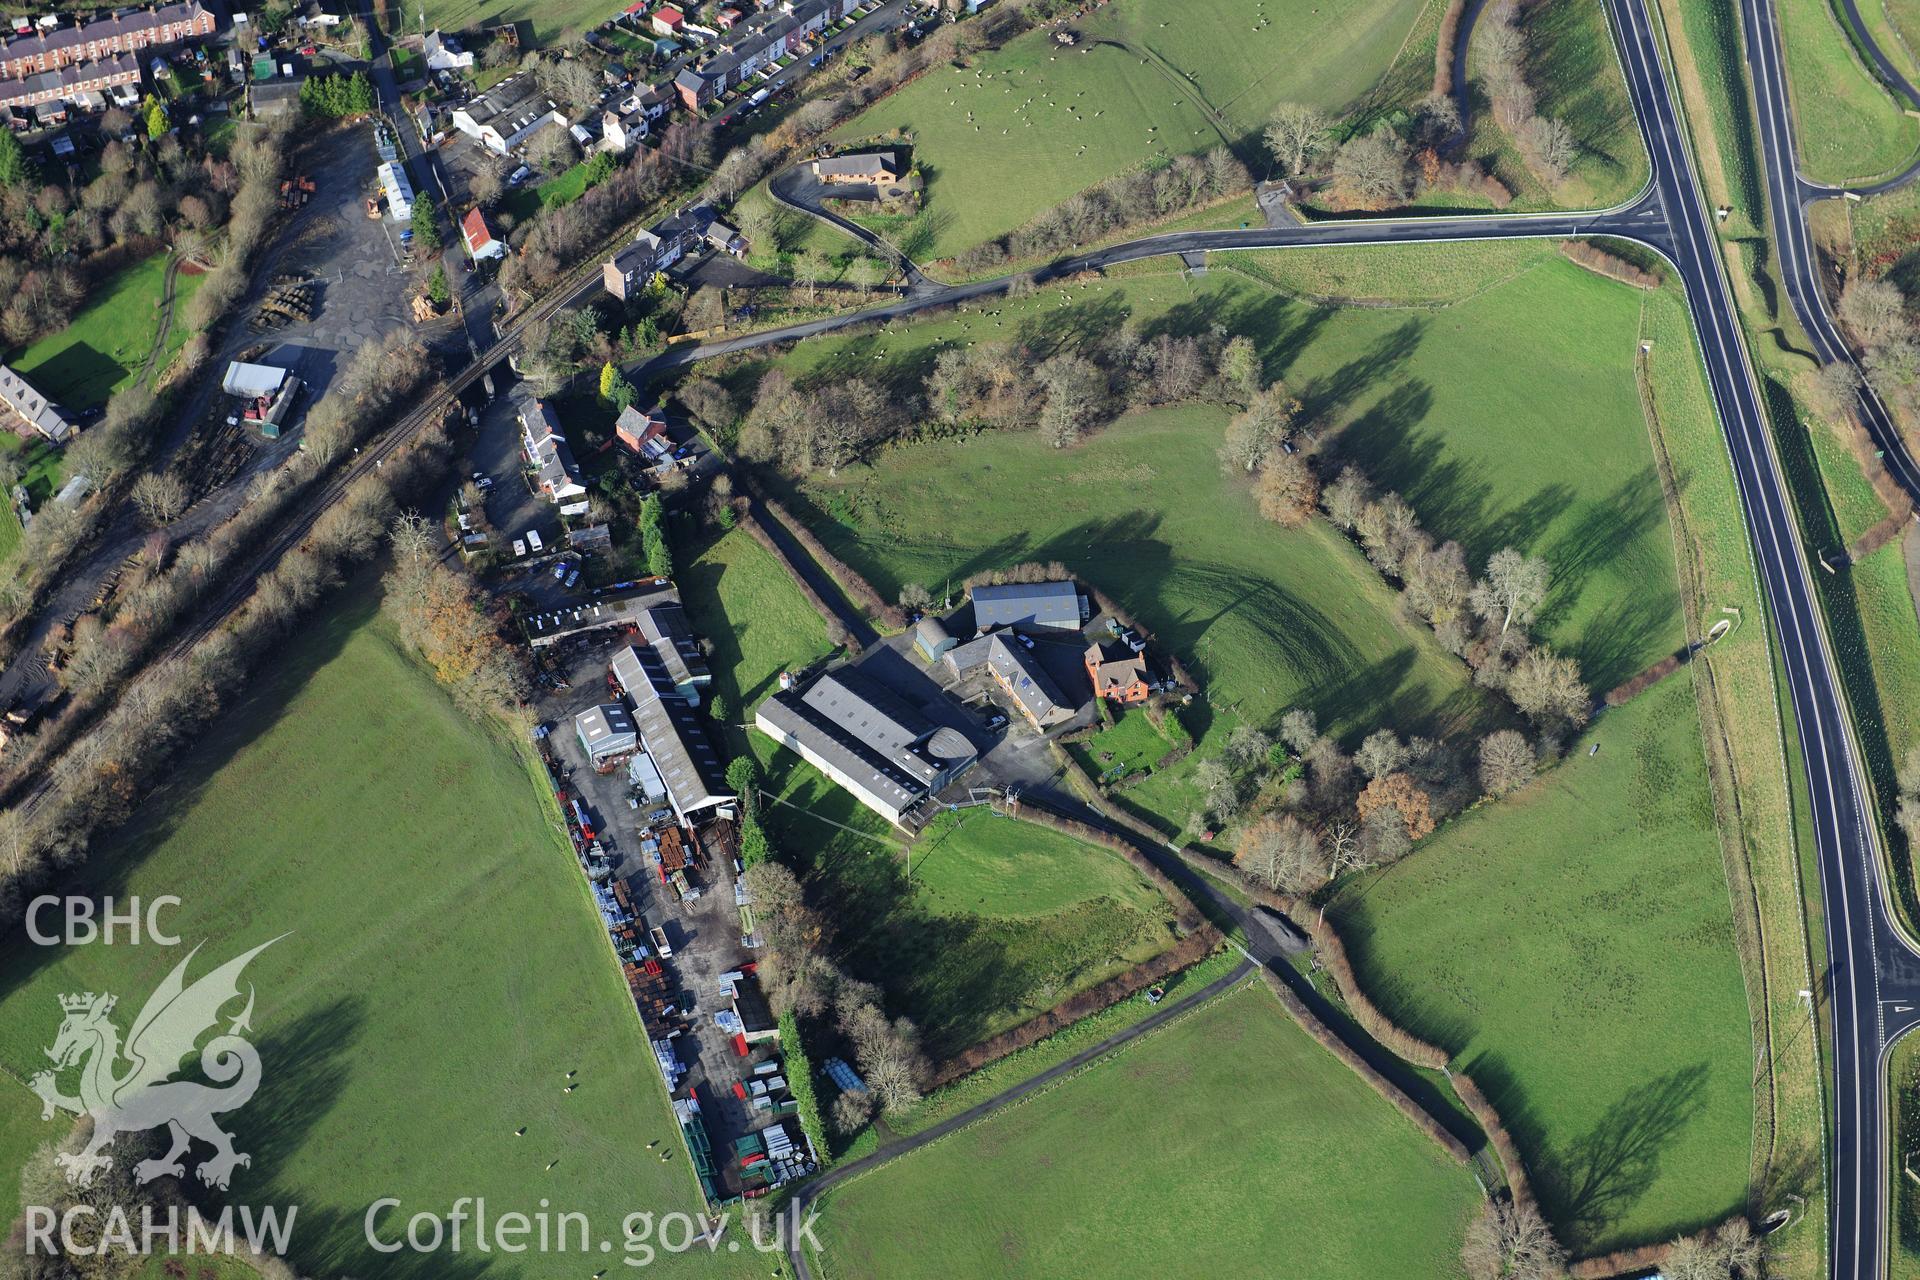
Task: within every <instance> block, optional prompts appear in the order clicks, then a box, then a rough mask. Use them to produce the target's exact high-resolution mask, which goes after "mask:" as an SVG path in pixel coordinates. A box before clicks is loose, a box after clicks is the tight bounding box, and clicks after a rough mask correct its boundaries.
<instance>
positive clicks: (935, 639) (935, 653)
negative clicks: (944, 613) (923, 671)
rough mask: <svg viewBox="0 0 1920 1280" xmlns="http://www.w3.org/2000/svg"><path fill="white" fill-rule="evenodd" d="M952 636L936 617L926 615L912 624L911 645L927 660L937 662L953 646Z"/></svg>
mask: <svg viewBox="0 0 1920 1280" xmlns="http://www.w3.org/2000/svg"><path fill="white" fill-rule="evenodd" d="M954 643H955V642H954V638H953V636H952V635H951V634H950V633H949V632H948V631H947V628H946V626H945V625H944V624H943V623H942V622H941V621H940V619H938V618H934V617H926V618H922V619H920V621H918V622H916V623H914V624H913V647H914V648H915V649H918V650H919V651H920V656H921V657H923V658H925V659H926V660H927V661H928V662H938V661H940V659H941V658H943V657H945V656H946V655H947V652H948V651H949V650H951V649H952V648H953V646H954Z"/></svg>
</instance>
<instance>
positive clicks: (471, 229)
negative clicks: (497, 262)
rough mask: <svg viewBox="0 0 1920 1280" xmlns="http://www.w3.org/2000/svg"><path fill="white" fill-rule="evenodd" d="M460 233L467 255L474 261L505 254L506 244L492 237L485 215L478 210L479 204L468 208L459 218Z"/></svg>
mask: <svg viewBox="0 0 1920 1280" xmlns="http://www.w3.org/2000/svg"><path fill="white" fill-rule="evenodd" d="M460 235H461V238H462V239H464V240H465V241H466V242H467V254H468V256H470V257H471V258H472V259H473V260H474V261H475V262H479V261H481V260H483V259H486V258H500V257H505V256H506V252H507V246H506V245H504V244H502V243H500V241H499V240H497V239H495V238H494V234H493V231H492V229H491V228H489V227H488V226H487V216H486V215H485V214H484V213H481V212H480V206H479V205H475V206H474V207H473V208H471V209H469V210H468V211H467V216H466V217H464V218H462V219H460Z"/></svg>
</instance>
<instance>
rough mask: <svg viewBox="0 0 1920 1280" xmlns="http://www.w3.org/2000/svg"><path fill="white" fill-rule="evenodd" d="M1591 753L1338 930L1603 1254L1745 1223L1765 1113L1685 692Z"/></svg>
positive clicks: (1405, 873)
mask: <svg viewBox="0 0 1920 1280" xmlns="http://www.w3.org/2000/svg"><path fill="white" fill-rule="evenodd" d="M1588 742H1591V743H1593V744H1595V745H1596V746H1597V747H1598V748H1599V754H1597V755H1591V756H1590V755H1589V754H1588V752H1587V751H1586V750H1585V749H1584V748H1585V744H1586V743H1588ZM1581 743H1582V749H1580V750H1577V751H1575V752H1574V753H1573V755H1572V756H1571V757H1570V758H1569V759H1568V760H1566V761H1565V762H1564V763H1563V764H1561V765H1560V766H1559V768H1558V769H1556V770H1555V771H1554V772H1552V773H1551V774H1549V775H1548V776H1547V777H1545V778H1544V779H1541V780H1539V781H1536V782H1535V783H1534V784H1533V785H1532V786H1531V787H1530V788H1528V789H1527V790H1525V791H1523V792H1521V793H1519V794H1517V795H1516V796H1514V797H1511V798H1509V799H1507V800H1505V801H1502V802H1500V803H1498V804H1490V805H1487V806H1484V807H1482V808H1480V809H1477V810H1474V811H1473V812H1471V813H1469V814H1467V815H1465V816H1463V817H1461V818H1459V819H1456V820H1455V821H1454V822H1452V823H1450V824H1449V825H1448V826H1446V827H1445V828H1444V829H1443V830H1442V831H1441V832H1440V833H1439V834H1437V835H1436V836H1434V837H1433V838H1432V839H1431V840H1429V841H1427V842H1426V843H1425V844H1423V845H1422V846H1421V847H1420V849H1419V850H1418V851H1417V852H1416V853H1415V854H1414V855H1413V856H1411V857H1410V858H1408V859H1407V860H1406V861H1404V862H1402V863H1400V864H1399V865H1398V866H1395V867H1393V868H1391V869H1390V870H1388V871H1386V872H1385V873H1384V874H1380V875H1377V876H1374V875H1369V876H1366V877H1364V878H1363V879H1358V880H1353V881H1349V882H1348V884H1347V885H1346V886H1345V887H1344V888H1343V891H1342V893H1341V896H1340V897H1339V898H1338V899H1336V901H1335V904H1334V907H1333V908H1332V916H1333V918H1334V920H1335V921H1336V923H1337V924H1338V926H1339V927H1340V930H1341V932H1342V934H1343V935H1344V936H1345V938H1346V940H1347V945H1348V948H1349V950H1350V952H1351V953H1352V956H1353V959H1354V962H1355V964H1356V966H1357V967H1358V969H1359V972H1360V978H1361V982H1362V984H1363V985H1364V986H1365V987H1366V989H1367V990H1368V992H1369V993H1370V994H1371V995H1372V996H1373V998H1374V1000H1375V1001H1376V1002H1377V1003H1379V1004H1380V1005H1381V1007H1382V1008H1383V1009H1385V1011H1386V1012H1387V1015H1388V1016H1389V1017H1391V1018H1392V1019H1393V1020H1394V1021H1396V1022H1398V1023H1399V1024H1400V1025H1401V1026H1403V1027H1405V1028H1407V1029H1408V1030H1409V1031H1411V1032H1412V1033H1413V1034H1415V1035H1417V1036H1421V1037H1423V1038H1425V1039H1428V1040H1431V1041H1434V1042H1435V1043H1438V1044H1441V1045H1443V1046H1445V1047H1447V1048H1449V1049H1451V1050H1453V1051H1454V1054H1455V1058H1454V1061H1455V1063H1456V1064H1457V1065H1459V1066H1460V1067H1463V1068H1464V1069H1466V1070H1467V1071H1469V1072H1471V1073H1472V1075H1473V1076H1474V1078H1475V1080H1476V1081H1478V1082H1479V1083H1480V1085H1481V1086H1482V1087H1483V1088H1484V1089H1486V1090H1487V1092H1488V1094H1489V1096H1490V1097H1491V1098H1492V1100H1493V1103H1494V1105H1495V1106H1496V1107H1497V1108H1498V1109H1499V1111H1500V1113H1501V1115H1502V1116H1503V1117H1504V1118H1505V1120H1506V1123H1507V1126H1508V1128H1509V1129H1511V1130H1512V1132H1513V1133H1514V1135H1515V1138H1516V1140H1517V1141H1518V1142H1519V1144H1520V1149H1521V1154H1522V1157H1523V1159H1524V1160H1525V1161H1526V1163H1527V1170H1528V1173H1529V1174H1530V1175H1531V1176H1532V1178H1533V1182H1534V1185H1535V1187H1536V1188H1537V1189H1538V1191H1539V1194H1540V1198H1541V1201H1542V1203H1543V1205H1544V1207H1545V1209H1546V1212H1547V1215H1548V1217H1549V1218H1550V1219H1551V1221H1552V1222H1553V1223H1554V1225H1555V1227H1556V1228H1557V1230H1558V1231H1559V1233H1560V1235H1561V1238H1562V1239H1563V1240H1565V1241H1566V1242H1568V1243H1569V1244H1570V1245H1571V1246H1572V1247H1574V1248H1575V1249H1576V1251H1578V1252H1579V1253H1582V1254H1588V1253H1597V1252H1605V1251H1607V1250H1610V1249H1614V1248H1618V1247H1620V1246H1623V1245H1629V1244H1640V1243H1647V1242H1652V1241H1657V1240H1665V1239H1669V1238H1671V1237H1672V1236H1674V1235H1675V1234H1676V1233H1678V1232H1681V1231H1690V1230H1694V1229H1697V1228H1699V1227H1702V1226H1705V1225H1707V1224H1709V1223H1713V1222H1718V1221H1720V1220H1721V1219H1723V1218H1725V1217H1726V1216H1728V1215H1729V1214H1731V1213H1734V1212H1736V1211H1738V1210H1739V1208H1740V1207H1741V1205H1742V1204H1743V1203H1744V1202H1745V1196H1746V1187H1747V1169H1748V1152H1749V1146H1750V1140H1751V1135H1752V1128H1753V1100H1752V1085H1751V1080H1750V1075H1751V1070H1752V1053H1751V1045H1750V1040H1749V1029H1748V1019H1747V1003H1746V996H1745V992H1744V989H1743V987H1742V984H1741V975H1740V968H1739V963H1738V959H1737V955H1736V952H1735V944H1734V936H1733V925H1732V920H1731V916H1730V911H1729V905H1728V895H1727V885H1726V880H1725V876H1724V873H1723V868H1722V860H1721V854H1720V849H1719V845H1718V841H1717V836H1716V833H1715V828H1714V820H1713V811H1712V805H1711V800H1710V797H1709V794H1708V789H1707V779H1706V768H1705V759H1704V756H1703V754H1702V747H1701V741H1700V730H1699V726H1698V723H1697V720H1696V716H1695V711H1694V702H1693V689H1692V686H1691V684H1690V683H1689V682H1688V681H1687V680H1686V679H1685V678H1684V677H1676V678H1674V679H1671V680H1668V681H1666V682H1664V683H1662V684H1660V685H1657V686H1655V687H1654V688H1653V689H1652V690H1651V691H1649V692H1648V693H1646V694H1643V695H1642V696H1641V697H1640V698H1638V699H1636V700H1635V701H1633V702H1631V703H1629V704H1627V705H1626V706H1624V707H1620V708H1615V709H1612V710H1609V711H1608V712H1606V713H1605V715H1604V716H1602V718H1601V719H1600V720H1599V721H1598V722H1597V723H1596V725H1595V727H1594V728H1593V729H1592V730H1591V731H1590V732H1589V734H1588V735H1587V737H1586V738H1583V739H1582V740H1581ZM1573 833H1577V837H1575V838H1570V836H1573Z"/></svg>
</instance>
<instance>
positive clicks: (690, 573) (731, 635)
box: [674, 529, 833, 719]
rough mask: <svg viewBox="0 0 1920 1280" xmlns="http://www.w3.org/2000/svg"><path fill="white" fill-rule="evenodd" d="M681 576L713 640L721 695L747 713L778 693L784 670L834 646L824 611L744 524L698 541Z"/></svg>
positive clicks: (704, 632)
mask: <svg viewBox="0 0 1920 1280" xmlns="http://www.w3.org/2000/svg"><path fill="white" fill-rule="evenodd" d="M674 580H675V582H677V583H678V584H679V587H680V591H681V595H682V597H683V598H684V600H685V601H686V607H687V611H688V613H689V614H690V615H691V616H692V618H693V620H694V622H695V629H696V630H697V631H698V632H699V634H700V635H701V636H703V637H704V638H706V639H707V640H709V641H711V642H712V644H713V653H712V654H711V655H710V656H709V657H708V660H707V661H708V665H709V666H710V668H711V669H712V671H713V673H714V687H715V690H716V692H719V693H722V694H724V695H726V697H727V699H728V701H730V702H731V703H732V704H733V705H734V706H735V707H736V708H738V709H739V710H740V711H742V712H743V713H744V712H745V711H747V709H749V708H751V707H753V706H755V705H756V704H758V703H759V701H760V699H762V698H764V697H766V696H767V694H769V693H771V692H773V688H774V683H775V680H776V679H777V678H778V676H779V674H780V672H781V671H783V670H788V669H792V670H799V669H801V668H803V667H805V666H806V665H807V664H808V663H810V662H812V661H813V660H814V659H815V658H818V657H820V656H821V655H822V654H825V653H826V652H828V651H829V650H830V649H832V647H833V646H832V644H830V643H829V642H828V640H827V628H826V624H825V623H823V622H822V621H821V620H820V615H819V614H818V613H816V612H814V608H813V606H812V605H811V604H809V603H808V602H807V598H806V597H805V596H803V595H801V594H800V590H799V588H798V587H795V586H794V585H793V580H792V579H791V578H789V577H787V575H786V571H785V570H784V569H782V568H781V566H780V563H779V562H778V561H777V560H775V559H774V558H773V555H772V554H771V553H770V552H768V551H767V550H766V549H765V548H763V547H762V546H760V544H759V543H757V542H755V541H754V540H753V539H752V538H751V537H750V536H748V534H747V533H746V531H745V530H743V529H734V530H732V531H731V532H729V533H726V534H724V535H722V536H721V537H719V538H716V539H713V540H712V541H710V542H707V543H705V544H704V545H702V546H699V547H698V548H697V549H696V550H695V551H694V552H693V556H692V559H690V560H689V561H688V562H687V563H686V564H685V565H684V566H683V567H681V568H680V569H679V571H678V572H677V573H675V574H674ZM742 718H743V719H749V718H751V717H749V716H745V715H743V716H742Z"/></svg>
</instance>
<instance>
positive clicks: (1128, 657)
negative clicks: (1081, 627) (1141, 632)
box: [1086, 642, 1153, 706]
mask: <svg viewBox="0 0 1920 1280" xmlns="http://www.w3.org/2000/svg"><path fill="white" fill-rule="evenodd" d="M1086 663H1087V678H1088V679H1090V680H1092V681H1093V696H1094V697H1096V698H1105V699H1106V700H1107V701H1109V702H1118V703H1121V704H1123V705H1127V706H1131V705H1132V704H1134V703H1136V702H1145V701H1146V700H1147V699H1148V698H1149V697H1150V696H1151V695H1152V693H1153V686H1151V685H1149V684H1148V683H1147V660H1146V658H1145V657H1144V656H1143V655H1141V654H1138V653H1134V652H1132V651H1131V650H1129V649H1127V648H1126V646H1124V645H1117V644H1116V645H1103V644H1100V643H1098V642H1095V643H1093V644H1090V645H1088V646H1087V653H1086Z"/></svg>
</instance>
